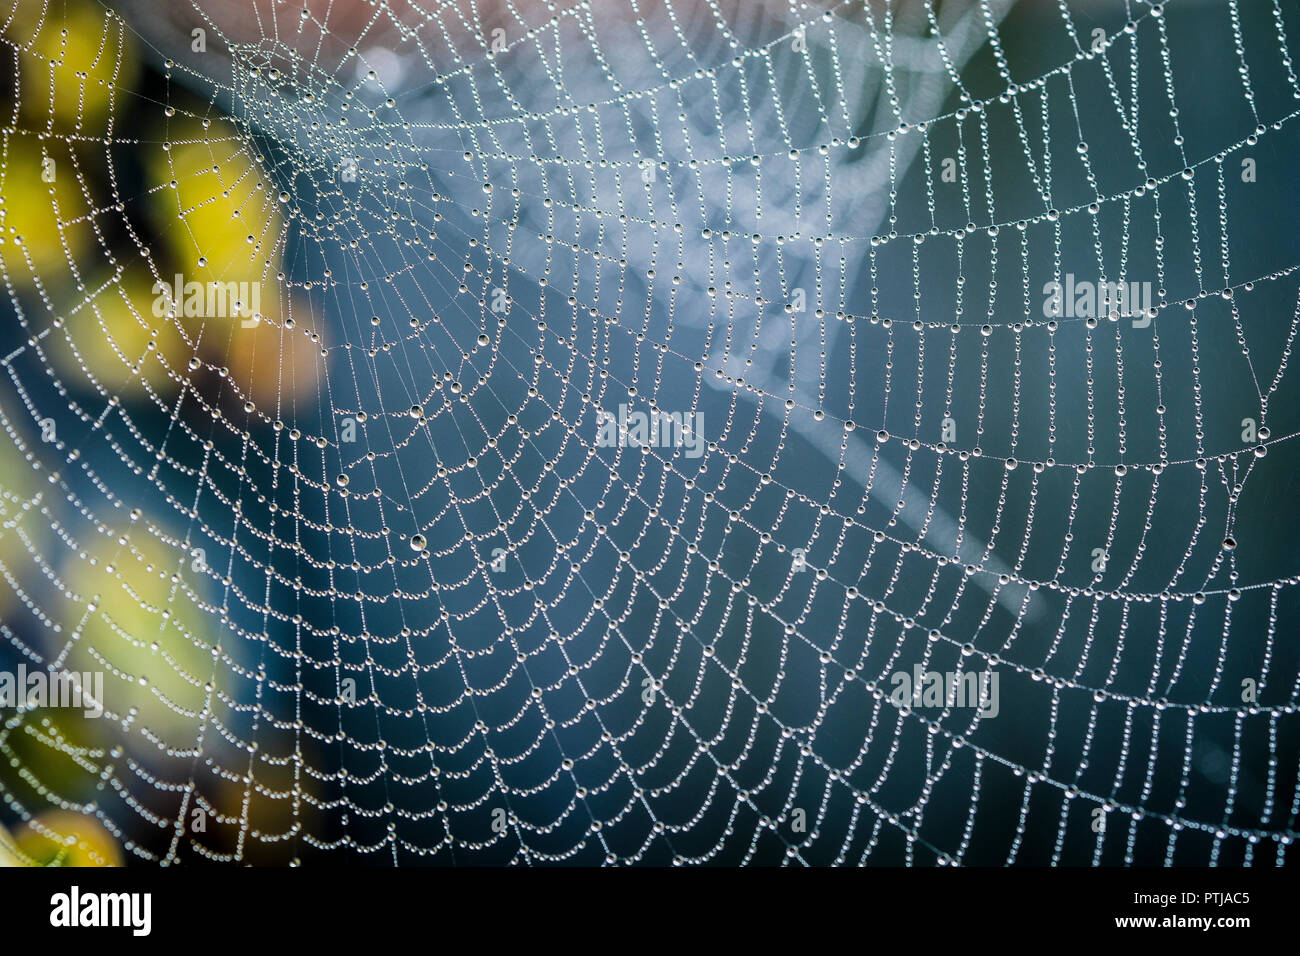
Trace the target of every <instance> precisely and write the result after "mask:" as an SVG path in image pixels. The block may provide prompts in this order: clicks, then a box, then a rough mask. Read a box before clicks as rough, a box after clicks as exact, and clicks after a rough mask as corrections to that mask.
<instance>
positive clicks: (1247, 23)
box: [0, 0, 1300, 865]
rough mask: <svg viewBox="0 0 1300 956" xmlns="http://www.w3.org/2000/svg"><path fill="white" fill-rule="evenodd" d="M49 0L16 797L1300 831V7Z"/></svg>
mask: <svg viewBox="0 0 1300 956" xmlns="http://www.w3.org/2000/svg"><path fill="white" fill-rule="evenodd" d="M10 6H12V9H13V12H12V14H11V15H10V16H9V17H8V20H7V22H6V23H5V26H4V30H5V34H4V36H5V41H4V48H5V51H6V52H7V53H9V54H11V55H12V59H13V63H14V70H13V75H14V81H13V89H12V90H11V98H12V106H11V108H10V110H9V113H10V115H9V117H8V119H7V120H6V124H5V127H4V134H3V150H4V152H3V169H2V170H0V177H2V178H0V195H2V196H3V207H2V208H3V222H2V223H0V227H2V229H3V236H2V237H3V245H0V269H2V270H3V276H4V280H5V287H6V291H7V295H6V296H5V300H6V302H7V305H6V323H5V325H6V329H7V331H6V333H5V334H6V336H7V339H6V342H5V343H4V353H5V354H4V357H3V363H2V364H3V371H4V375H3V376H0V383H2V385H3V387H2V389H0V424H2V425H3V429H4V433H5V436H6V437H5V441H6V442H7V443H8V447H7V448H6V451H5V465H6V467H5V468H4V473H3V475H0V509H2V510H3V518H4V520H3V525H2V528H3V530H2V531H0V578H2V579H3V584H2V585H0V591H2V592H3V599H2V600H0V634H3V640H0V662H5V663H6V666H7V667H8V668H9V669H10V670H13V669H14V668H16V667H17V666H18V665H19V664H22V665H23V666H25V667H27V668H28V669H29V670H33V669H45V668H48V669H50V670H52V671H55V672H74V673H78V674H90V673H96V672H97V673H99V674H102V676H103V690H102V701H101V703H102V706H103V708H104V716H103V717H101V718H98V719H95V718H92V717H87V716H83V715H82V714H81V713H80V711H78V710H76V709H69V708H55V707H52V706H41V705H39V704H38V703H34V702H31V701H27V702H17V703H16V704H14V705H12V706H8V707H6V708H5V709H4V710H3V711H0V752H2V753H3V756H4V761H3V766H2V767H0V794H2V795H3V800H4V811H3V812H4V817H5V820H6V822H7V824H8V825H9V827H10V829H11V830H13V831H14V832H15V834H19V835H21V834H22V833H28V832H34V833H38V834H43V835H44V836H45V837H47V838H49V839H51V840H56V841H59V842H60V843H66V844H68V845H73V844H79V845H80V846H82V847H83V848H86V847H88V848H89V850H90V852H91V855H92V857H93V858H94V859H96V860H100V861H103V860H104V859H110V860H111V859H113V858H114V855H115V854H120V856H121V857H122V858H124V859H135V860H139V861H147V862H153V863H161V864H176V863H181V862H188V861H193V860H196V859H200V858H206V859H210V860H216V861H225V862H251V863H284V862H312V861H321V860H331V859H334V858H336V857H339V856H342V857H345V858H348V859H352V860H356V861H373V862H376V863H383V864H397V865H407V864H412V863H421V862H433V863H532V864H538V863H551V862H558V861H574V862H581V863H624V862H647V863H659V864H666V863H733V864H734V863H759V864H777V863H783V864H809V865H817V864H831V863H838V864H874V863H883V864H898V863H907V864H921V865H931V864H941V865H962V864H989V863H994V864H1000V863H1015V862H1027V863H1053V864H1055V863H1065V864H1094V865H1095V864H1101V863H1124V864H1132V863H1161V864H1174V863H1184V864H1186V863H1194V864H1216V863H1229V864H1243V863H1244V864H1250V863H1256V862H1258V863H1264V864H1269V865H1272V864H1278V865H1280V864H1282V863H1283V862H1284V861H1285V858H1286V853H1287V849H1288V847H1289V846H1290V844H1291V841H1292V839H1293V837H1294V832H1295V825H1296V816H1297V812H1300V788H1298V787H1297V747H1296V740H1297V738H1296V729H1297V722H1296V707H1297V697H1298V695H1300V655H1297V652H1296V648H1295V642H1294V641H1288V640H1286V635H1287V634H1293V633H1294V632H1295V627H1296V625H1297V613H1298V612H1300V606H1298V605H1297V598H1296V585H1297V583H1300V577H1297V569H1296V568H1295V566H1294V565H1295V561H1294V558H1295V555H1296V549H1295V547H1294V544H1293V541H1294V533H1295V528H1294V527H1293V526H1294V519H1293V517H1292V515H1293V514H1294V509H1293V508H1292V507H1291V505H1290V502H1289V500H1288V498H1287V496H1286V491H1287V489H1288V488H1289V487H1290V485H1289V482H1290V480H1291V479H1290V475H1291V473H1292V471H1293V469H1294V466H1295V465H1296V464H1297V462H1296V461H1295V450H1294V442H1293V441H1291V439H1293V438H1294V437H1295V433H1296V422H1295V413H1294V412H1293V411H1292V409H1294V408H1296V407H1297V403H1296V401H1295V400H1294V398H1295V396H1294V383H1293V377H1291V376H1288V374H1287V372H1288V363H1289V359H1290V353H1291V348H1292V344H1293V342H1294V338H1295V334H1296V329H1297V323H1300V298H1298V297H1297V285H1298V284H1297V277H1296V270H1297V267H1298V266H1300V250H1298V249H1297V246H1296V240H1295V234H1294V229H1293V228H1292V226H1293V224H1292V223H1291V222H1290V221H1289V219H1288V216H1287V210H1288V208H1289V209H1291V210H1294V209H1295V208H1297V206H1296V202H1297V199H1298V197H1297V196H1296V186H1295V185H1294V183H1293V181H1292V180H1293V179H1294V177H1292V176H1290V171H1291V170H1290V167H1291V166H1292V165H1293V160H1294V157H1295V156H1296V155H1297V151H1296V148H1295V147H1296V143H1295V136H1296V132H1295V130H1296V122H1295V121H1296V115H1297V105H1296V100H1297V99H1300V82H1298V81H1297V78H1296V74H1295V71H1294V63H1293V60H1292V55H1291V52H1290V46H1289V45H1288V37H1289V36H1290V37H1292V38H1293V36H1294V30H1295V28H1296V11H1295V9H1294V7H1293V6H1292V5H1291V4H1290V3H1287V4H1283V3H1281V0H1270V2H1260V3H1249V4H1244V3H1238V2H1232V0H1228V2H1223V3H1215V4H1210V5H1204V4H1196V3H1191V2H1187V3H1182V2H1171V3H1169V4H1166V5H1165V6H1163V7H1161V6H1152V5H1150V4H1148V3H1145V2H1138V0H1126V2H1123V3H1119V2H1116V3H1108V4H1095V5H1094V4H1077V5H1068V6H1067V5H1066V4H1065V3H1064V2H1062V3H1046V2H1044V3H1041V4H1029V3H1024V4H1021V5H1019V6H1017V7H1015V8H1014V9H1011V5H1010V3H1009V2H1002V0H979V2H966V3H962V2H953V0H947V2H944V3H939V2H938V0H918V2H905V3H890V4H883V3H874V2H873V3H870V4H863V3H859V2H851V3H838V4H826V5H817V4H810V3H777V2H774V0H773V2H762V3H756V2H750V0H744V2H741V0H693V2H683V0H665V2H663V3H646V2H637V0H625V2H618V3H613V2H609V3H601V4H594V3H568V2H557V3H540V2H524V0H518V2H515V0H501V2H498V3H484V2H472V0H470V2H465V0H458V2H429V3H415V2H409V0H407V2H392V3H379V4H360V3H356V4H349V3H339V2H337V0H336V2H335V3H333V4H330V3H326V2H323V0H322V2H317V0H310V2H305V3H298V2H295V3H292V4H289V3H277V2H271V0H256V2H249V3H247V4H242V3H233V2H226V0H193V2H189V3H180V4H175V5H174V6H172V7H168V8H167V9H165V10H162V11H159V10H157V9H156V6H157V5H151V4H136V3H125V4H119V5H118V9H117V11H110V10H105V9H103V8H101V7H99V6H90V5H89V4H86V5H77V4H72V3H63V2H61V0H50V2H48V3H43V2H27V0H19V2H17V3H11V4H10ZM128 24H129V25H128ZM196 31H197V32H196ZM47 161H52V163H53V165H52V166H51V165H49V163H47ZM51 171H52V173H53V175H46V174H47V173H49V172H51ZM178 277H179V278H178ZM1067 277H1068V278H1067ZM190 282H196V283H199V284H200V285H201V286H202V287H203V288H207V287H208V286H207V284H209V283H222V284H224V283H234V284H235V285H233V286H230V287H229V288H230V289H231V292H230V293H229V296H228V298H227V301H226V303H225V306H224V310H223V307H222V306H221V304H220V303H219V302H218V303H217V304H216V306H215V307H214V303H213V302H212V301H211V299H210V298H209V299H208V300H206V301H198V302H196V303H195V304H193V307H191V304H190V301H189V300H190V294H189V293H188V292H187V291H186V290H185V285H186V283H190ZM1053 282H1056V283H1061V284H1062V286H1063V288H1065V289H1066V290H1067V291H1065V292H1064V293H1061V295H1062V296H1063V297H1064V298H1065V299H1067V300H1068V301H1066V302H1064V303H1062V302H1061V301H1060V300H1059V297H1058V301H1057V304H1056V306H1057V307H1056V308H1055V310H1054V311H1053V308H1052V307H1051V305H1050V304H1048V303H1047V302H1046V300H1047V299H1048V298H1050V296H1049V295H1048V288H1049V287H1050V286H1049V284H1050V283H1053ZM1080 282H1084V283H1093V284H1095V285H1096V286H1099V287H1103V288H1104V287H1105V286H1106V284H1107V283H1124V284H1125V286H1126V288H1127V287H1128V284H1129V283H1137V284H1139V285H1140V284H1142V283H1146V284H1147V286H1149V287H1150V290H1151V299H1150V302H1149V303H1148V302H1140V303H1139V299H1137V298H1133V299H1114V298H1113V299H1111V300H1106V299H1104V298H1103V299H1102V300H1101V301H1100V302H1094V305H1093V306H1092V307H1091V308H1089V307H1088V306H1087V305H1086V304H1085V305H1083V306H1079V304H1078V303H1077V302H1076V301H1074V300H1073V290H1074V289H1076V288H1081V287H1082V286H1079V284H1078V283H1080ZM155 283H161V285H156V284H155ZM240 283H243V284H244V285H243V286H242V287H241V286H240V285H239V284H240ZM1134 288H1136V286H1135V287H1134ZM159 289H162V290H163V291H162V293H161V300H160V299H159V298H158V296H159V293H158V292H157V290H159ZM236 289H237V290H239V291H238V292H236V291H235V290H236ZM168 290H171V291H168ZM254 290H255V291H254ZM252 295H256V296H257V298H256V299H253V300H252V301H250V299H251V296H252ZM200 298H202V296H200ZM159 301H161V307H158V303H159ZM1135 303H1138V304H1135ZM160 313H161V314H160ZM1289 399H1290V400H1289ZM637 414H642V415H646V416H647V418H648V419H650V420H652V421H666V420H667V419H666V416H674V415H675V416H677V418H676V421H677V422H679V423H681V428H679V429H678V431H677V434H676V438H672V437H671V435H670V436H669V438H668V439H667V440H661V439H663V438H664V435H665V434H668V433H666V432H664V431H663V430H660V431H659V433H658V438H656V437H655V433H654V432H651V433H650V434H649V435H648V436H647V435H645V434H642V435H641V436H640V437H638V435H637V432H636V426H635V420H636V416H637ZM607 416H612V418H609V417H607ZM611 422H613V424H611ZM629 422H632V423H633V424H632V425H631V426H630V427H629V426H628V423H629ZM620 427H621V428H622V429H623V430H622V431H621V432H620V431H618V429H619V428H620ZM606 430H609V431H610V432H615V433H616V434H615V436H614V437H615V440H613V441H605V440H603V439H602V435H603V434H604V433H605V432H606ZM928 672H936V673H939V674H941V675H944V674H946V675H955V676H956V677H957V678H958V679H960V678H962V677H963V676H964V675H969V674H975V675H996V678H997V683H996V684H994V685H993V686H994V687H995V689H996V691H997V698H996V701H995V703H996V706H995V707H988V706H977V707H976V706H968V704H969V703H970V702H969V701H968V702H966V704H967V705H963V703H962V702H961V701H958V700H955V699H953V698H951V697H949V698H948V699H947V700H946V701H940V702H931V701H928V700H922V699H921V698H920V697H916V698H914V699H910V700H907V699H904V700H900V699H899V697H898V696H897V694H896V688H897V687H898V684H899V680H898V675H900V674H901V675H917V676H922V675H924V674H926V673H928ZM981 679H986V678H981ZM986 686H987V684H986ZM983 703H984V704H987V703H989V702H988V701H983ZM98 830H102V831H103V833H104V835H105V836H104V838H103V839H100V840H99V841H98V842H96V839H95V837H94V832H97V831H98ZM0 832H2V831H0ZM11 842H13V843H14V845H15V846H16V848H17V852H18V856H19V857H20V858H21V859H24V860H27V859H30V858H32V856H33V854H32V851H31V850H30V849H24V847H25V846H26V845H25V844H24V843H23V840H22V839H21V838H19V839H16V840H15V841H11Z"/></svg>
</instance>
